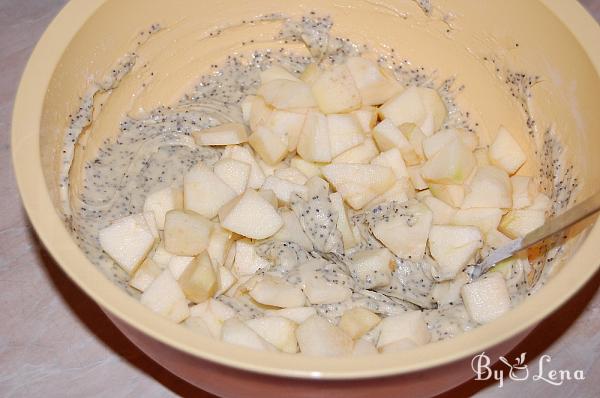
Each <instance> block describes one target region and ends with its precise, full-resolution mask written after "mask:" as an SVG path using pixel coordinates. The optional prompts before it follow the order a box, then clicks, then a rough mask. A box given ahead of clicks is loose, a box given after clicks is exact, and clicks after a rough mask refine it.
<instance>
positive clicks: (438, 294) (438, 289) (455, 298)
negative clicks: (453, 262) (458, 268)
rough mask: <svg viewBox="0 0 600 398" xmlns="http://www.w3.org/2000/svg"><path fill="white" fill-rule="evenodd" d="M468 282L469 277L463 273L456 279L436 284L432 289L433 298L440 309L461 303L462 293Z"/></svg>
mask: <svg viewBox="0 0 600 398" xmlns="http://www.w3.org/2000/svg"><path fill="white" fill-rule="evenodd" d="M467 282H469V276H468V275H467V274H466V273H465V272H461V273H459V274H458V275H457V276H456V277H455V278H454V279H451V280H449V281H444V282H439V283H436V284H434V285H433V288H432V289H431V298H433V300H435V302H437V304H438V307H443V306H447V305H454V304H457V303H460V300H461V298H460V292H461V289H462V287H463V285H465V284H466V283H467Z"/></svg>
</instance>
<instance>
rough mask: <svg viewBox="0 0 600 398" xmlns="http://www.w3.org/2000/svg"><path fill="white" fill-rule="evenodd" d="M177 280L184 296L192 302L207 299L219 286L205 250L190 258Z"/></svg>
mask: <svg viewBox="0 0 600 398" xmlns="http://www.w3.org/2000/svg"><path fill="white" fill-rule="evenodd" d="M178 282H179V285H180V286H181V290H183V293H184V294H185V297H186V298H187V299H188V300H190V301H192V302H194V303H202V302H203V301H206V300H208V299H209V298H211V297H212V296H213V295H214V294H215V293H216V291H217V289H218V287H219V284H218V280H217V274H216V273H215V269H214V268H213V265H212V263H211V262H210V258H209V257H208V254H207V253H206V252H204V253H202V254H200V255H199V256H197V257H196V258H194V259H193V260H192V262H191V263H190V265H188V267H187V268H186V269H185V271H183V274H181V277H180V278H179V279H178Z"/></svg>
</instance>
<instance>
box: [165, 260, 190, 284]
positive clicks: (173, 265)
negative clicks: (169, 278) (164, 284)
mask: <svg viewBox="0 0 600 398" xmlns="http://www.w3.org/2000/svg"><path fill="white" fill-rule="evenodd" d="M193 259H194V257H190V256H173V257H171V260H170V261H169V264H168V268H169V270H170V271H171V274H173V277H174V278H175V279H179V278H180V277H181V274H183V271H185V269H186V268H187V267H188V265H190V263H191V262H192V260H193Z"/></svg>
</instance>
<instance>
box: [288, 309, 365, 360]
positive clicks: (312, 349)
mask: <svg viewBox="0 0 600 398" xmlns="http://www.w3.org/2000/svg"><path fill="white" fill-rule="evenodd" d="M296 338H297V339H298V345H299V346H300V352H302V353H303V354H305V355H310V356H328V357H337V356H344V355H349V354H350V353H352V348H353V345H354V343H353V341H352V337H350V336H349V335H348V334H347V333H346V332H344V331H343V330H341V329H340V328H338V327H337V326H335V325H332V324H331V323H330V322H329V321H328V320H327V319H325V318H323V317H320V316H318V315H315V316H312V317H310V318H308V319H307V320H306V321H304V322H302V323H301V324H300V325H299V326H298V328H297V329H296Z"/></svg>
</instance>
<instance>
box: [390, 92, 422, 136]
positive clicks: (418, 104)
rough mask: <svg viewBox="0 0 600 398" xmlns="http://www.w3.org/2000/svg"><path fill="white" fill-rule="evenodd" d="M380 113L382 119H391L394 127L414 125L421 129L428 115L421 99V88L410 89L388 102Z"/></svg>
mask: <svg viewBox="0 0 600 398" xmlns="http://www.w3.org/2000/svg"><path fill="white" fill-rule="evenodd" d="M379 113H380V115H381V116H382V118H384V119H389V120H390V121H391V122H392V123H393V124H394V126H400V125H401V124H403V123H414V124H416V125H417V126H419V127H420V125H421V124H422V123H423V121H424V119H425V117H426V115H427V110H426V109H425V105H424V104H423V100H422V99H421V95H420V93H419V88H417V87H409V88H407V89H406V90H404V91H402V92H401V93H399V94H397V95H395V96H394V97H392V98H390V99H389V100H388V101H386V102H385V103H384V104H383V105H382V106H381V107H380V108H379Z"/></svg>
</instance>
